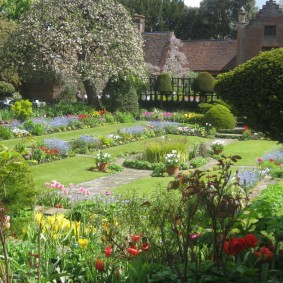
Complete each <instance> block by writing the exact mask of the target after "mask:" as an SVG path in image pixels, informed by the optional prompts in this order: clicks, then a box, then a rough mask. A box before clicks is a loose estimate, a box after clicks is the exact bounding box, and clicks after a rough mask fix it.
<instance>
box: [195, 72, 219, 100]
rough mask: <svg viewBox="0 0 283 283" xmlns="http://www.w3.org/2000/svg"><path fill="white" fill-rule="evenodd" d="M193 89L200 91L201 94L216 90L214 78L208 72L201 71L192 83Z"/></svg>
mask: <svg viewBox="0 0 283 283" xmlns="http://www.w3.org/2000/svg"><path fill="white" fill-rule="evenodd" d="M192 90H193V91H195V92H197V93H200V94H201V95H203V94H206V93H213V91H214V78H213V76H212V75H211V74H210V73H208V72H202V73H200V74H199V75H198V76H197V77H196V78H195V79H194V81H193V83H192Z"/></svg>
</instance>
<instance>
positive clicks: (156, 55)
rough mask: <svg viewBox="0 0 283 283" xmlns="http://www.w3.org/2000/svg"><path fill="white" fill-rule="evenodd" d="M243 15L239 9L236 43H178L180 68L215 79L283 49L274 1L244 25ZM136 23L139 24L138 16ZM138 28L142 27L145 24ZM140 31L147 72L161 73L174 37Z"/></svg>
mask: <svg viewBox="0 0 283 283" xmlns="http://www.w3.org/2000/svg"><path fill="white" fill-rule="evenodd" d="M245 15H246V13H245V10H244V9H243V8H242V9H240V10H239V21H238V25H237V39H236V40H188V41H184V40H183V41H180V42H179V43H178V50H179V52H180V53H181V54H183V55H184V57H185V59H184V60H182V62H180V64H181V65H182V68H183V69H184V70H192V71H196V72H203V71H207V72H209V73H211V74H212V75H217V74H220V73H223V72H227V71H229V70H232V69H233V68H235V67H236V66H237V65H239V64H241V63H244V62H246V61H247V60H249V59H251V58H252V57H254V56H256V55H258V54H259V53H260V52H261V51H267V50H270V49H272V48H278V47H283V12H282V9H281V8H280V7H279V5H278V4H276V2H275V1H273V0H268V1H266V4H265V5H263V7H262V9H260V10H259V12H258V13H256V15H255V17H254V18H253V19H252V20H251V21H250V23H247V22H246V17H245ZM142 20H143V21H144V17H143V18H142ZM136 22H139V18H138V16H137V17H136ZM140 27H144V22H143V24H141V25H140ZM140 31H141V32H142V36H143V39H144V47H143V48H144V54H145V61H146V63H147V64H148V65H149V66H150V67H151V68H149V71H150V72H151V71H152V70H153V69H154V70H155V71H157V70H159V72H162V71H164V70H165V68H164V66H165V65H166V62H167V60H168V57H170V49H172V48H171V42H172V38H174V37H175V35H174V33H173V32H158V33H156V32H152V33H147V32H145V33H144V32H143V30H141V29H140ZM151 73H152V72H151Z"/></svg>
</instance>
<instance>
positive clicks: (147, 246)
mask: <svg viewBox="0 0 283 283" xmlns="http://www.w3.org/2000/svg"><path fill="white" fill-rule="evenodd" d="M142 249H143V250H144V251H145V252H147V251H148V250H149V243H142Z"/></svg>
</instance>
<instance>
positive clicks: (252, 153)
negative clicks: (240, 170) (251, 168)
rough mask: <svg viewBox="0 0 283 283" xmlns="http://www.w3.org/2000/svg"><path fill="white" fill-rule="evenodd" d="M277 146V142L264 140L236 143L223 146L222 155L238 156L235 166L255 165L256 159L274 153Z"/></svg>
mask: <svg viewBox="0 0 283 283" xmlns="http://www.w3.org/2000/svg"><path fill="white" fill-rule="evenodd" d="M277 147H279V146H278V144H277V142H274V141H265V140H255V141H253V140H249V141H236V142H234V143H231V144H228V145H227V146H225V148H224V151H223V154H224V155H226V156H229V155H230V154H231V155H240V156H241V157H242V159H240V160H239V161H238V162H237V163H236V165H255V164H256V162H257V159H258V158H259V157H262V155H263V154H264V153H267V152H270V151H274V150H275V149H276V148H277Z"/></svg>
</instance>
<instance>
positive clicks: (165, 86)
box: [157, 73, 173, 93]
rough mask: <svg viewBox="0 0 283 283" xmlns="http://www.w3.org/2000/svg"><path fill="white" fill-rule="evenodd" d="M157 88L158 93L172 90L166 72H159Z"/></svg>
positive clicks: (170, 81)
mask: <svg viewBox="0 0 283 283" xmlns="http://www.w3.org/2000/svg"><path fill="white" fill-rule="evenodd" d="M157 90H158V91H159V92H160V93H164V92H172V91H173V87H172V79H171V76H170V75H169V74H168V73H161V74H160V75H159V76H158V78H157Z"/></svg>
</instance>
